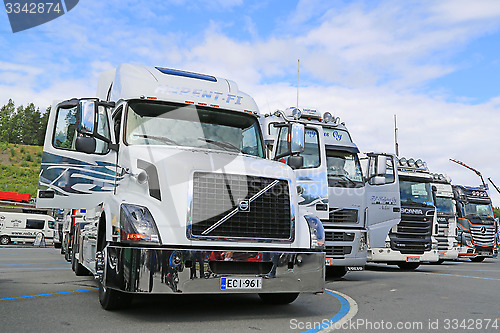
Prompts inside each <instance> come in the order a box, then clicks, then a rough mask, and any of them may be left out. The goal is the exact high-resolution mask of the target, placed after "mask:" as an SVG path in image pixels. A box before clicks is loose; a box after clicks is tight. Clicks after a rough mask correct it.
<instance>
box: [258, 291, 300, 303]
mask: <svg viewBox="0 0 500 333" xmlns="http://www.w3.org/2000/svg"><path fill="white" fill-rule="evenodd" d="M259 297H260V299H261V300H262V302H264V303H266V304H273V305H283V304H290V303H292V302H293V301H295V300H296V299H297V297H299V293H281V294H259Z"/></svg>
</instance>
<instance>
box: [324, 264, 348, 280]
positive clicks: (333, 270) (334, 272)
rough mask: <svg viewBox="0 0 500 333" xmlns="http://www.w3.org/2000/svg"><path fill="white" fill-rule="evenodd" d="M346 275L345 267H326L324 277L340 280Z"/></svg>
mask: <svg viewBox="0 0 500 333" xmlns="http://www.w3.org/2000/svg"><path fill="white" fill-rule="evenodd" d="M346 274H347V268H345V266H327V267H326V276H327V277H329V278H334V279H340V278H342V277H343V276H344V275H346Z"/></svg>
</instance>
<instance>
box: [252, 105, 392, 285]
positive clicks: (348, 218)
mask: <svg viewBox="0 0 500 333" xmlns="http://www.w3.org/2000/svg"><path fill="white" fill-rule="evenodd" d="M260 122H261V127H262V129H263V133H264V140H265V142H266V145H267V147H268V150H269V151H271V150H272V154H271V156H272V158H273V159H276V160H282V162H285V161H286V159H285V158H283V156H282V155H283V154H282V150H283V148H284V147H285V143H286V136H287V135H288V132H287V127H283V125H284V124H287V123H289V122H292V123H300V124H303V125H304V126H305V128H306V140H305V149H304V152H302V153H300V156H302V157H303V159H304V163H303V166H302V167H301V168H297V169H295V177H296V179H297V185H298V186H300V188H301V190H300V191H301V192H302V195H301V199H300V200H301V201H299V209H300V211H305V212H309V213H310V214H313V215H315V216H319V217H320V218H321V221H322V223H323V226H324V229H325V235H326V266H327V267H328V269H329V275H330V276H334V277H341V276H343V275H344V274H346V272H347V271H349V270H362V269H364V266H365V264H366V259H367V238H368V242H370V243H371V244H374V245H375V246H377V247H383V246H384V242H385V239H386V237H387V234H388V232H389V230H390V229H391V228H392V226H394V225H395V224H397V223H398V222H399V220H400V212H399V210H400V202H399V184H398V179H397V177H396V175H397V173H396V171H395V168H394V165H395V163H394V159H395V157H393V156H392V155H389V154H374V153H371V154H369V162H368V164H369V166H368V177H366V178H365V177H364V176H363V172H362V169H361V164H360V161H359V159H358V153H359V150H358V148H357V146H356V144H355V143H354V142H353V141H352V139H351V136H350V134H349V131H348V130H347V128H346V126H345V124H344V123H341V122H340V119H339V118H338V117H337V118H333V116H332V115H331V114H330V113H328V112H327V113H325V114H320V113H319V112H318V111H317V110H315V109H302V110H299V109H297V108H288V109H286V110H284V111H278V112H275V113H274V114H272V115H270V114H268V115H266V116H265V117H263V118H261V119H260ZM275 142H278V143H279V144H278V145H276V144H275Z"/></svg>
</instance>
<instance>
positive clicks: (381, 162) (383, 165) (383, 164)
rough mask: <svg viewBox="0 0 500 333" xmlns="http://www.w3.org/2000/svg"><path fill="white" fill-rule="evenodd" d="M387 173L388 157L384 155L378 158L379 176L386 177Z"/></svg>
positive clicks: (377, 172)
mask: <svg viewBox="0 0 500 333" xmlns="http://www.w3.org/2000/svg"><path fill="white" fill-rule="evenodd" d="M386 172H387V157H386V156H384V155H378V156H377V171H376V174H377V176H385V174H386Z"/></svg>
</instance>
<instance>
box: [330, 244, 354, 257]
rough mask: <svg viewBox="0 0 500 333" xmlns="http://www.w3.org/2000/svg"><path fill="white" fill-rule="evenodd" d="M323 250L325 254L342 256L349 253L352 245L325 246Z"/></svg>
mask: <svg viewBox="0 0 500 333" xmlns="http://www.w3.org/2000/svg"><path fill="white" fill-rule="evenodd" d="M325 252H326V255H327V256H339V257H340V256H344V255H346V254H351V252H352V246H328V245H327V246H326V247H325Z"/></svg>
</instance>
